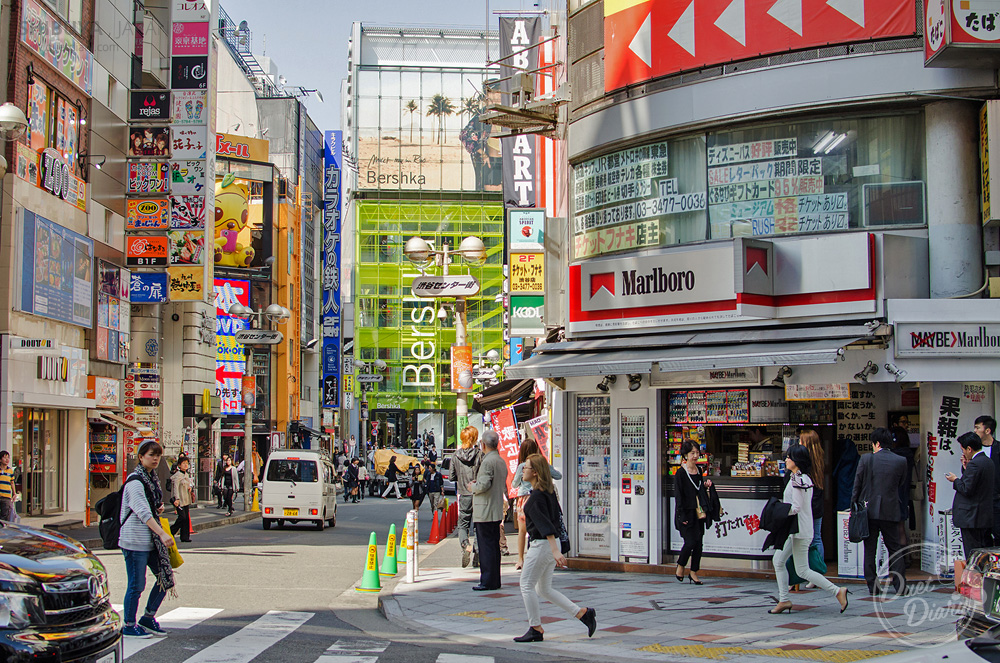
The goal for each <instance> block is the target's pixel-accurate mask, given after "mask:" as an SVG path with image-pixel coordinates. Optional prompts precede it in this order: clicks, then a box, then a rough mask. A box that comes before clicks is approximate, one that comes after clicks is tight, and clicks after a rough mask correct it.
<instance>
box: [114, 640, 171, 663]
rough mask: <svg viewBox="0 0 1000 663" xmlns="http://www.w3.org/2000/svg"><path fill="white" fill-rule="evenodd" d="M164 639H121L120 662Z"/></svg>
mask: <svg viewBox="0 0 1000 663" xmlns="http://www.w3.org/2000/svg"><path fill="white" fill-rule="evenodd" d="M161 640H166V638H145V639H143V638H128V637H125V638H122V660H124V659H126V658H128V657H129V656H132V655H133V654H137V653H139V652H141V651H142V650H143V649H145V648H146V647H149V646H151V645H155V644H156V643H157V642H160V641H161Z"/></svg>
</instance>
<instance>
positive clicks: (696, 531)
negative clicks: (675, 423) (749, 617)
mask: <svg viewBox="0 0 1000 663" xmlns="http://www.w3.org/2000/svg"><path fill="white" fill-rule="evenodd" d="M699 455H700V450H699V449H698V447H697V446H696V445H695V444H694V443H693V442H691V440H685V441H684V443H683V444H682V445H681V457H682V458H683V459H684V462H683V463H682V464H681V466H680V467H679V468H677V474H675V475H674V495H675V496H676V497H675V499H676V500H677V506H676V507H675V509H674V526H675V527H676V528H677V531H678V532H680V533H681V537H682V538H683V539H684V546H683V547H682V548H681V553H680V555H678V557H677V570H676V571H675V572H674V577H675V578H677V580H678V581H679V582H684V569H685V567H686V566H687V564H688V559H690V560H691V569H690V570H689V571H688V580H689V581H690V582H693V583H694V584H696V585H703V584H704V583H703V582H702V581H701V580H700V579H699V578H698V571H699V570H700V569H701V552H702V544H703V542H704V540H705V528H706V527H707V526H708V523H709V520H708V513H707V511H708V489H709V488H711V487H712V481H711V480H710V479H705V478H703V477H702V476H701V470H699V469H698V456H699Z"/></svg>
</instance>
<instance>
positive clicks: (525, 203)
mask: <svg viewBox="0 0 1000 663" xmlns="http://www.w3.org/2000/svg"><path fill="white" fill-rule="evenodd" d="M541 37H542V20H541V19H540V18H539V17H537V16H536V17H526V16H510V17H501V18H500V61H501V66H500V77H501V79H502V83H501V86H502V92H504V93H506V94H505V96H504V97H503V98H502V99H503V102H504V103H505V104H509V103H511V99H510V94H509V93H510V91H511V87H512V80H511V77H512V76H513V75H514V73H515V72H516V71H517V70H521V71H531V70H533V69H536V68H537V67H538V62H539V57H538V55H539V54H538V50H539V49H537V48H529V47H530V46H531V45H532V44H538V42H539V41H541ZM500 148H501V151H502V153H503V203H504V206H505V207H534V206H535V205H536V202H537V200H538V198H537V196H536V193H537V192H536V190H535V183H536V181H537V179H538V178H537V171H536V168H537V152H538V138H536V137H535V136H529V135H525V134H521V135H517V136H511V137H509V138H502V139H500Z"/></svg>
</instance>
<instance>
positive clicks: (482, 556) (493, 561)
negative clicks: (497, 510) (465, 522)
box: [476, 520, 500, 589]
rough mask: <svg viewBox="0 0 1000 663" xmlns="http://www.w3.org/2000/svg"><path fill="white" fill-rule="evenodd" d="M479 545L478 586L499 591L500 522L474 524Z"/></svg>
mask: <svg viewBox="0 0 1000 663" xmlns="http://www.w3.org/2000/svg"><path fill="white" fill-rule="evenodd" d="M476 541H477V542H478V543H479V584H480V585H482V586H483V587H486V588H487V589H500V521H499V520H493V521H491V522H488V523H476Z"/></svg>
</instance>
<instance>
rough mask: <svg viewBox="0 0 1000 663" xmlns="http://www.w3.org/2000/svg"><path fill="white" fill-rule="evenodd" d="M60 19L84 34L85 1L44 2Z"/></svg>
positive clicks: (60, 0) (61, 0)
mask: <svg viewBox="0 0 1000 663" xmlns="http://www.w3.org/2000/svg"><path fill="white" fill-rule="evenodd" d="M44 2H45V4H46V5H48V7H49V9H51V10H52V11H53V12H54V13H55V14H56V15H57V16H58V17H59V18H61V19H62V20H64V21H66V22H67V23H68V24H69V25H70V27H71V28H73V29H74V30H76V31H77V32H78V33H80V34H83V0H44Z"/></svg>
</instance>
